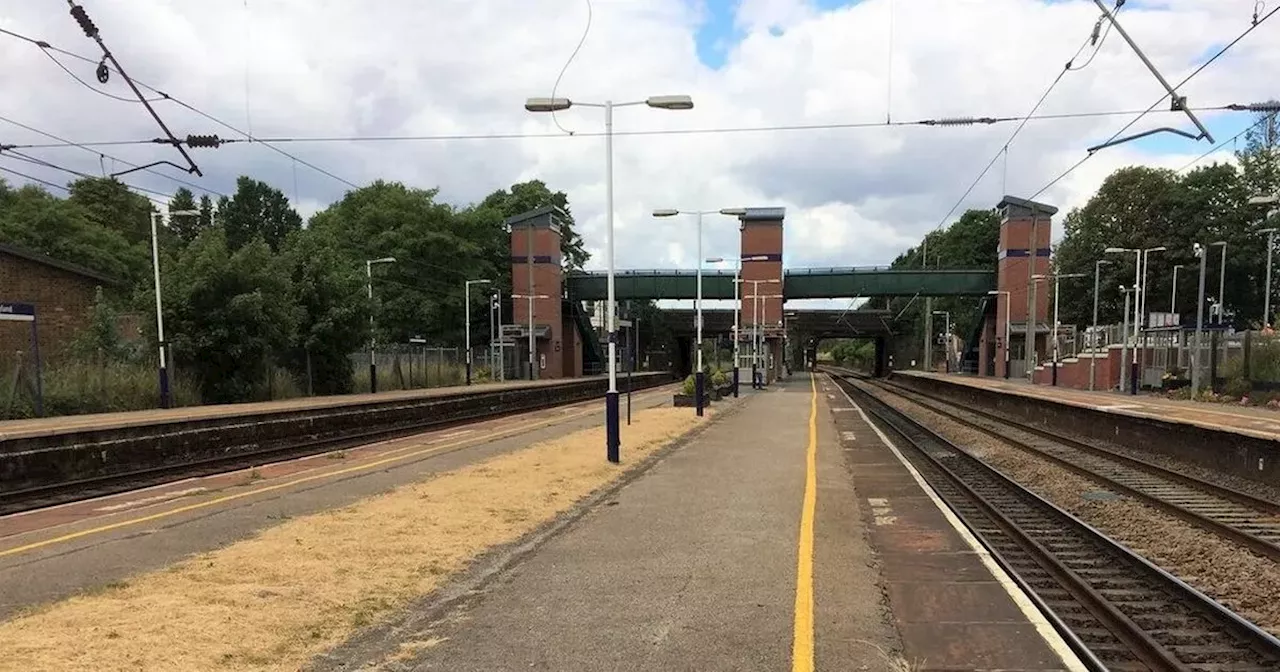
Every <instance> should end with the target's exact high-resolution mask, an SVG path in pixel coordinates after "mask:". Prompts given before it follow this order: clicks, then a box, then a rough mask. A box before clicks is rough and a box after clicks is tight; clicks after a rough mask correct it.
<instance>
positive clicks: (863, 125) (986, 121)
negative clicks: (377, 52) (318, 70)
mask: <svg viewBox="0 0 1280 672" xmlns="http://www.w3.org/2000/svg"><path fill="white" fill-rule="evenodd" d="M1194 109H1195V110H1196V111H1199V112H1228V111H1240V110H1241V109H1242V106H1240V105H1238V104H1230V105H1216V106H1204V107H1196V108H1194ZM1137 112H1139V110H1110V111H1099V112H1062V113H1053V114H1040V115H1031V116H1030V117H1027V116H1023V115H1019V116H1003V117H991V116H979V117H950V118H939V119H921V120H915V121H892V122H884V121H866V122H833V123H818V124H775V125H766V126H735V127H709V128H672V129H651V130H616V131H614V132H613V135H614V136H662V135H714V134H733V133H768V132H793V131H821V130H853V129H872V128H889V127H909V126H927V127H939V126H974V125H985V126H994V125H997V124H1006V123H1012V122H1015V121H1018V122H1020V121H1023V120H1030V121H1059V120H1066V119H1089V118H1104V117H1119V116H1128V115H1131V114H1136V113H1137ZM1167 112H1168V113H1172V111H1167ZM1162 113H1164V112H1162ZM1179 114H1181V112H1179ZM603 135H604V132H603V131H586V132H581V133H574V134H573V135H572V136H568V135H565V134H563V133H551V132H532V133H526V132H512V133H461V134H431V135H340V136H299V137H292V136H279V137H269V138H254V139H252V140H250V139H235V138H227V139H221V140H219V144H222V145H226V144H245V143H267V142H271V143H280V144H283V143H333V142H446V141H464V140H529V139H540V138H562V139H567V138H569V137H574V138H590V137H598V136H603ZM163 142H165V141H164V140H162V139H158V138H153V139H137V140H103V141H85V142H80V143H74V144H75V145H77V146H84V147H112V146H122V145H145V144H156V143H163ZM70 144H73V143H61V144H59V143H36V144H19V145H14V146H15V147H18V148H21V149H51V148H57V147H65V146H68V145H70ZM299 162H300V163H301V160H299Z"/></svg>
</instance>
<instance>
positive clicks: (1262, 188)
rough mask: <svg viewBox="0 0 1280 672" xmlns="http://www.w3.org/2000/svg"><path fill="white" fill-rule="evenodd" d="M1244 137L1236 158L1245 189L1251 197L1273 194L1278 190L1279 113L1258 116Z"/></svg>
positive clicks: (1279, 179) (1279, 174)
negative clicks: (1242, 145)
mask: <svg viewBox="0 0 1280 672" xmlns="http://www.w3.org/2000/svg"><path fill="white" fill-rule="evenodd" d="M1271 102H1273V103H1274V102H1276V101H1274V100H1273V101H1271ZM1244 137H1245V143H1244V148H1243V149H1241V150H1239V151H1237V152H1236V158H1237V159H1238V160H1239V161H1240V170H1241V172H1242V173H1243V179H1244V182H1245V186H1246V188H1247V189H1248V191H1249V193H1250V194H1251V195H1259V194H1274V193H1276V191H1277V190H1280V113H1277V112H1260V113H1258V114H1257V115H1256V116H1255V118H1254V125H1253V126H1252V127H1250V128H1249V130H1248V131H1247V132H1246V133H1245V136H1244Z"/></svg>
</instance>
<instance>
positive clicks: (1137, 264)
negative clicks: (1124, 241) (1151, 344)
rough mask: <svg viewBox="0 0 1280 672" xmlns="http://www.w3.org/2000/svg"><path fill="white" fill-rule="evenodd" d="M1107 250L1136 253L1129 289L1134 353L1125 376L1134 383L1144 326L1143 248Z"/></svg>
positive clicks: (1109, 250)
mask: <svg viewBox="0 0 1280 672" xmlns="http://www.w3.org/2000/svg"><path fill="white" fill-rule="evenodd" d="M1105 251H1106V253H1107V254H1124V253H1126V252H1132V253H1133V254H1134V269H1133V287H1132V288H1131V289H1129V290H1128V291H1131V292H1134V295H1133V347H1132V348H1130V352H1131V353H1132V354H1131V355H1130V358H1129V375H1128V376H1125V378H1126V379H1127V380H1128V381H1129V382H1130V383H1132V382H1133V381H1136V380H1137V379H1138V330H1139V329H1140V328H1141V327H1142V320H1141V319H1140V318H1139V316H1138V310H1139V309H1140V304H1141V302H1140V301H1139V300H1138V296H1139V295H1138V292H1139V291H1140V290H1141V288H1142V249H1141V248H1130V247H1108V248H1107V249H1106V250H1105ZM1126 296H1127V294H1126ZM1125 306H1126V309H1125V314H1126V315H1128V313H1129V310H1128V306H1129V304H1128V303H1125ZM1128 337H1129V335H1128V334H1125V339H1126V340H1127V339H1128ZM1135 394H1136V392H1135Z"/></svg>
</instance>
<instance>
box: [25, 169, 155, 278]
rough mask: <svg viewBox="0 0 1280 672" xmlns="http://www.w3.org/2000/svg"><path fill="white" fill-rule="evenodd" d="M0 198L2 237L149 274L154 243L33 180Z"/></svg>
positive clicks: (115, 271) (114, 272) (85, 262)
mask: <svg viewBox="0 0 1280 672" xmlns="http://www.w3.org/2000/svg"><path fill="white" fill-rule="evenodd" d="M0 199H3V200H0V206H2V207H0V240H3V241H5V242H7V243H12V244H14V245H19V246H22V247H26V248H28V249H31V250H34V251H36V252H40V253H42V254H46V255H48V256H50V257H53V258H55V259H61V260H63V261H70V262H73V263H77V264H80V265H82V266H87V267H89V268H92V269H94V270H97V271H99V272H101V273H105V274H107V275H111V276H114V277H117V278H121V279H122V280H129V279H137V278H140V277H143V276H144V275H145V273H146V270H147V269H148V268H149V265H150V262H149V247H147V246H144V244H143V243H136V244H131V243H130V242H129V241H128V240H127V239H126V237H125V235H124V234H123V233H122V232H121V231H119V230H117V229H113V228H107V227H104V226H101V225H100V224H98V223H97V222H95V221H94V220H93V218H91V217H90V216H89V213H88V211H87V210H86V209H85V208H84V207H83V206H82V205H81V204H80V203H78V202H75V201H71V200H70V199H61V198H57V197H55V196H53V195H51V194H50V193H49V192H47V191H45V190H44V189H42V188H40V187H36V186H30V185H28V186H24V187H22V188H20V189H9V188H8V187H5V189H4V190H3V192H2V194H0Z"/></svg>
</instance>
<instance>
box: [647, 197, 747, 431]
mask: <svg viewBox="0 0 1280 672" xmlns="http://www.w3.org/2000/svg"><path fill="white" fill-rule="evenodd" d="M715 214H720V215H728V216H734V217H741V216H742V215H745V214H747V209H746V208H721V209H719V210H672V209H662V210H654V211H653V216H654V217H675V216H676V215H695V216H697V218H698V293H697V298H696V299H695V301H694V305H695V311H694V312H695V313H696V314H697V317H696V318H695V319H696V320H697V325H696V329H697V335H696V336H695V338H694V340H695V341H697V349H698V357H697V359H698V364H697V369H696V370H695V371H694V373H693V381H694V382H693V396H694V404H693V405H694V412H695V413H697V415H698V416H699V417H701V416H702V409H703V406H704V404H703V392H704V390H705V389H706V376H705V374H703V372H702V216H703V215H715ZM717 352H718V350H717Z"/></svg>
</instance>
